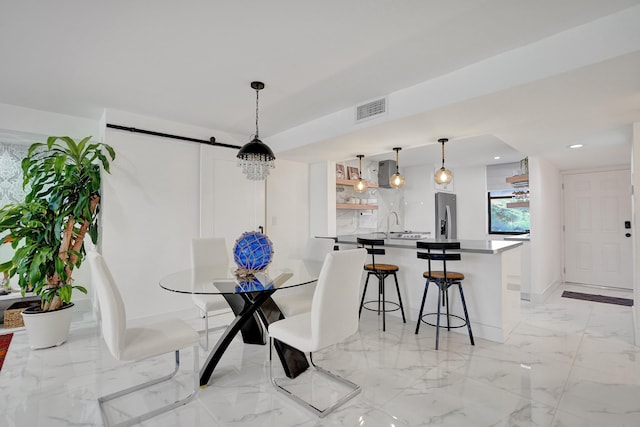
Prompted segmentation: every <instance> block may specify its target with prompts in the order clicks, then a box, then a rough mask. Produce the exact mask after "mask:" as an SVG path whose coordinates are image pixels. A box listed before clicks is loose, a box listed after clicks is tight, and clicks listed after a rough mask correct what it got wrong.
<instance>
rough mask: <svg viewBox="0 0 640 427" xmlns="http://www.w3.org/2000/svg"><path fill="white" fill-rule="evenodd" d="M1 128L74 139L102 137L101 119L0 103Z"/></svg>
mask: <svg viewBox="0 0 640 427" xmlns="http://www.w3.org/2000/svg"><path fill="white" fill-rule="evenodd" d="M0 129H2V130H8V131H14V132H24V133H28V134H34V135H42V136H70V137H72V138H74V139H76V138H84V137H86V136H93V137H94V138H96V139H99V138H100V135H101V132H100V122H99V119H88V118H84V117H75V116H69V115H66V114H58V113H51V112H48V111H39V110H33V109H30V108H23V107H18V106H15V105H7V104H0Z"/></svg>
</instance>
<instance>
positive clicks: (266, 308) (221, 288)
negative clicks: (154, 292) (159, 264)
mask: <svg viewBox="0 0 640 427" xmlns="http://www.w3.org/2000/svg"><path fill="white" fill-rule="evenodd" d="M321 268H322V263H320V262H314V261H302V260H282V261H280V262H275V260H274V262H273V263H272V264H271V265H270V266H269V267H268V268H267V270H266V271H265V272H261V273H256V274H255V275H253V276H252V277H244V278H242V277H236V276H235V275H234V274H233V272H232V271H231V270H230V271H229V272H228V275H227V276H224V275H221V274H220V273H219V272H217V273H216V272H208V271H207V269H206V268H200V269H189V270H182V271H178V272H176V273H172V274H169V275H168V276H166V277H163V278H162V279H160V287H161V288H163V289H166V290H167V291H171V292H177V293H182V294H205V295H221V296H222V297H223V298H224V299H225V300H226V302H227V303H228V304H229V307H230V308H231V310H232V312H233V313H234V315H235V319H234V320H233V321H232V322H231V323H230V324H229V326H227V328H226V329H225V331H224V332H223V333H222V335H221V336H220V338H219V339H218V341H217V342H216V344H215V346H214V347H213V348H212V350H211V352H210V353H209V356H208V357H207V360H206V362H205V363H204V365H203V366H202V368H201V369H200V387H206V386H207V385H208V384H209V381H210V378H211V375H212V374H213V371H214V370H215V368H216V366H217V364H218V362H220V359H221V358H222V355H223V354H224V352H225V351H226V350H227V348H228V347H229V345H230V344H231V342H232V341H233V339H234V338H235V336H236V335H237V334H238V332H241V334H242V338H243V341H244V343H245V344H260V345H265V344H266V342H267V340H266V337H265V336H266V334H265V328H268V326H269V324H270V323H273V322H275V321H277V320H280V319H283V318H284V315H283V314H282V311H281V310H280V308H279V307H278V305H277V304H276V302H275V301H274V300H273V298H272V295H273V294H274V293H275V292H276V291H277V292H285V290H286V289H292V288H296V287H301V286H313V284H314V283H316V281H317V279H318V276H319V274H320V269H321ZM274 347H275V349H276V352H277V354H278V357H279V359H280V362H281V363H282V366H283V368H284V371H285V374H286V375H287V376H288V377H289V378H295V377H296V376H298V375H299V374H301V373H302V372H304V371H305V370H306V369H307V368H308V367H309V363H308V361H307V358H306V356H305V355H304V353H302V352H301V351H299V350H297V349H295V348H293V347H290V346H288V345H286V344H284V343H282V342H280V341H277V340H276V341H274Z"/></svg>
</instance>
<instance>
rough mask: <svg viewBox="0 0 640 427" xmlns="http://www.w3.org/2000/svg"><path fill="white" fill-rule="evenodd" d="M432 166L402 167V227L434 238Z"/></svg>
mask: <svg viewBox="0 0 640 427" xmlns="http://www.w3.org/2000/svg"><path fill="white" fill-rule="evenodd" d="M432 171H433V167H432V165H425V166H411V167H403V168H402V174H403V175H404V187H403V188H402V190H403V191H404V203H405V208H404V227H405V229H406V230H411V231H428V232H430V233H431V236H435V196H434V194H435V191H434V181H433V174H432Z"/></svg>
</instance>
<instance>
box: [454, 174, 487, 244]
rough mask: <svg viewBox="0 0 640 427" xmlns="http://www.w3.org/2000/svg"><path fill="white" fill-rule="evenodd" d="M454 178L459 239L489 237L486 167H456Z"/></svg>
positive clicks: (482, 238)
mask: <svg viewBox="0 0 640 427" xmlns="http://www.w3.org/2000/svg"><path fill="white" fill-rule="evenodd" d="M453 180H454V184H455V185H454V189H455V193H456V201H457V210H458V239H465V240H485V239H488V238H489V237H488V234H487V173H486V169H485V167H484V166H473V167H468V168H464V169H456V170H455V171H454V175H453Z"/></svg>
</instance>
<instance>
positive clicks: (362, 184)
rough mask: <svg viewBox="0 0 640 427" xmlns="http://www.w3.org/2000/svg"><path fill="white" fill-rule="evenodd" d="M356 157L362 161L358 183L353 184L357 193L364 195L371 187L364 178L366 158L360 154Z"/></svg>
mask: <svg viewBox="0 0 640 427" xmlns="http://www.w3.org/2000/svg"><path fill="white" fill-rule="evenodd" d="M356 157H358V158H359V159H360V169H358V179H356V182H354V183H353V189H354V190H355V191H356V193H364V192H365V191H367V188H368V187H369V185H368V184H367V181H366V180H365V179H364V178H362V158H363V157H364V155H363V154H358V155H357V156H356Z"/></svg>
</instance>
